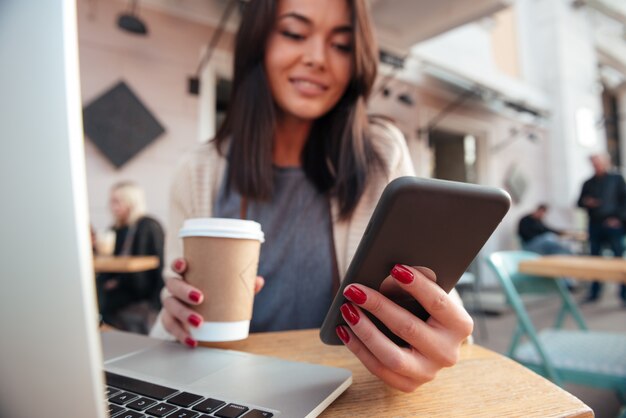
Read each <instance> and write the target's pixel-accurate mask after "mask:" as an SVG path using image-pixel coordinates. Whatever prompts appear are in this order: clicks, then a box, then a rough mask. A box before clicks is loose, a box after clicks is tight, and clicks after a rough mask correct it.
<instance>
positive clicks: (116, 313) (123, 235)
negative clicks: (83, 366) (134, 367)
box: [96, 182, 164, 334]
mask: <svg viewBox="0 0 626 418" xmlns="http://www.w3.org/2000/svg"><path fill="white" fill-rule="evenodd" d="M110 208H111V212H112V214H113V217H114V219H115V221H114V225H113V230H114V231H115V249H114V252H113V254H114V255H154V256H157V257H159V260H160V263H159V267H158V268H156V269H153V270H148V271H143V272H137V273H102V274H99V275H98V277H97V278H96V281H97V288H98V302H99V304H100V312H101V314H102V320H103V321H104V322H106V323H108V324H110V325H112V326H114V327H116V328H119V329H123V330H127V331H133V332H138V333H143V334H147V333H148V330H149V329H150V327H151V326H152V323H153V322H154V318H156V313H157V312H158V311H159V310H160V309H161V303H160V298H159V293H160V291H161V288H162V287H163V279H162V277H161V274H162V265H163V241H164V234H163V228H162V227H161V225H160V224H159V222H157V221H156V220H155V219H153V218H150V217H148V216H146V215H145V198H144V194H143V191H142V190H141V189H140V188H139V187H138V186H137V185H135V184H133V183H130V182H123V183H118V184H116V185H114V186H113V188H112V189H111V196H110Z"/></svg>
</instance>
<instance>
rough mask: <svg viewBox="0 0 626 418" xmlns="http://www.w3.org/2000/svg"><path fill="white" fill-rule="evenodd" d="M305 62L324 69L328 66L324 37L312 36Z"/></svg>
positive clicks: (304, 55) (309, 65) (305, 53)
mask: <svg viewBox="0 0 626 418" xmlns="http://www.w3.org/2000/svg"><path fill="white" fill-rule="evenodd" d="M302 59H303V62H304V64H305V65H306V66H308V67H314V68H319V69H323V68H325V67H326V47H325V43H324V40H323V39H316V38H312V39H310V41H309V42H307V45H306V50H305V51H304V54H303V58H302Z"/></svg>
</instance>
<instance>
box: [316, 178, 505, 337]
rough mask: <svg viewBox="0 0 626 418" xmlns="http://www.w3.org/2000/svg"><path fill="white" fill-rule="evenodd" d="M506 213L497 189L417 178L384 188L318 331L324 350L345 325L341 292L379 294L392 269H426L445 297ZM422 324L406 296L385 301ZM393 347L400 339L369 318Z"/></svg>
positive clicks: (424, 316)
mask: <svg viewBox="0 0 626 418" xmlns="http://www.w3.org/2000/svg"><path fill="white" fill-rule="evenodd" d="M509 207H510V197H509V196H508V194H507V193H506V192H505V191H503V190H501V189H497V188H493V187H486V186H479V185H473V184H467V183H457V182H450V181H444V180H433V179H421V178H416V177H401V178H398V179H396V180H394V181H392V182H391V183H389V185H388V186H387V187H386V188H385V191H384V192H383V194H382V196H381V198H380V200H379V202H378V205H377V206H376V209H375V210H374V213H373V215H372V218H371V220H370V223H369V225H368V227H367V229H366V230H365V233H364V235H363V237H362V239H361V242H360V244H359V246H358V248H357V251H356V253H355V255H354V258H353V259H352V262H351V263H350V266H349V267H348V270H347V273H346V275H345V278H344V280H343V281H342V283H341V286H340V289H339V291H338V292H337V295H336V296H335V299H334V301H333V303H332V305H331V307H330V309H329V311H328V314H327V316H326V319H325V320H324V323H323V324H322V328H321V330H320V337H321V339H322V341H323V342H324V343H326V344H333V345H337V344H342V342H341V340H340V339H339V337H338V336H337V334H336V332H335V329H336V327H337V326H338V325H345V322H344V320H343V317H342V315H341V312H340V309H339V308H340V306H341V305H342V304H344V303H345V302H346V301H347V299H346V298H345V297H344V295H343V290H344V289H345V288H346V287H347V286H349V285H350V284H352V283H360V284H363V285H365V286H367V287H370V288H372V289H375V290H379V288H380V286H381V284H382V282H383V281H384V280H385V279H386V278H387V277H388V276H389V272H390V271H391V269H392V268H393V267H394V266H395V265H396V264H404V265H409V266H420V267H426V268H428V269H430V270H432V271H433V272H434V273H435V275H436V277H437V284H438V285H439V286H440V287H441V288H442V289H444V290H445V291H446V292H450V290H452V288H453V287H454V285H455V284H456V283H457V281H458V280H459V278H460V277H461V275H462V274H463V272H465V270H466V269H467V267H468V266H469V264H470V263H471V262H472V260H473V259H474V258H475V257H476V255H477V254H478V252H479V251H480V249H481V248H482V247H483V245H484V244H485V242H486V241H487V239H489V237H490V236H491V234H492V233H493V231H494V230H495V229H496V227H497V226H498V225H499V224H500V222H501V220H502V219H503V217H504V215H505V214H506V213H507V211H508V209H509ZM388 297H390V298H391V299H393V300H394V301H395V302H396V303H397V304H398V305H400V306H402V307H403V308H405V309H406V310H408V311H409V312H411V313H413V314H414V315H416V316H417V317H419V318H421V319H422V320H426V319H427V318H428V316H429V314H428V312H426V310H425V309H424V308H423V307H422V306H421V305H420V304H419V303H418V302H417V301H416V300H415V298H413V297H410V295H406V294H405V295H402V294H399V295H396V296H388ZM368 316H369V317H370V319H371V320H372V321H373V322H374V323H375V324H376V325H377V327H378V328H379V329H380V330H381V331H383V332H384V333H385V334H386V335H387V336H388V337H389V338H390V339H391V340H392V341H394V342H396V343H398V344H400V345H406V343H405V342H404V341H402V340H401V339H400V338H399V337H397V336H396V335H394V334H393V333H392V332H391V331H389V329H388V328H387V327H386V326H385V325H384V324H382V323H381V322H380V321H378V320H377V319H376V318H375V317H373V316H372V315H370V314H368Z"/></svg>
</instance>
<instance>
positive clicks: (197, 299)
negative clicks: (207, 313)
mask: <svg viewBox="0 0 626 418" xmlns="http://www.w3.org/2000/svg"><path fill="white" fill-rule="evenodd" d="M201 297H202V294H201V293H200V292H198V291H197V290H192V291H191V292H189V299H190V300H191V301H192V302H195V303H198V302H200V298H201Z"/></svg>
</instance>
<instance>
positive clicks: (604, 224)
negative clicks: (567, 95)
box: [578, 154, 626, 307]
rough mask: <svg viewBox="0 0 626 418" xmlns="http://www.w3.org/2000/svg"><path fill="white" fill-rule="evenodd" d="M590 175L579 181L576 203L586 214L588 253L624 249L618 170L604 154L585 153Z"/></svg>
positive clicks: (596, 292)
mask: <svg viewBox="0 0 626 418" xmlns="http://www.w3.org/2000/svg"><path fill="white" fill-rule="evenodd" d="M589 160H590V161H591V165H592V166H593V171H594V175H593V177H591V178H590V179H588V180H587V181H585V183H583V187H582V191H581V193H580V198H579V199H578V206H580V207H581V208H584V209H586V210H587V214H588V216H589V247H590V251H591V255H600V252H601V250H602V247H603V246H604V245H608V246H609V247H610V248H611V251H612V252H613V256H615V257H621V256H622V254H623V252H624V242H623V240H624V220H625V219H626V183H624V178H623V177H622V176H621V174H619V173H616V172H612V171H610V161H611V160H610V157H609V155H608V154H595V155H592V156H590V157H589ZM601 290H602V284H601V283H600V282H597V281H595V282H593V283H592V284H591V287H590V289H589V294H588V295H587V297H586V298H585V300H584V302H594V301H596V300H598V298H599V297H600V292H601ZM620 297H621V299H622V304H623V305H624V306H625V307H626V285H623V284H622V285H621V286H620Z"/></svg>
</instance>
